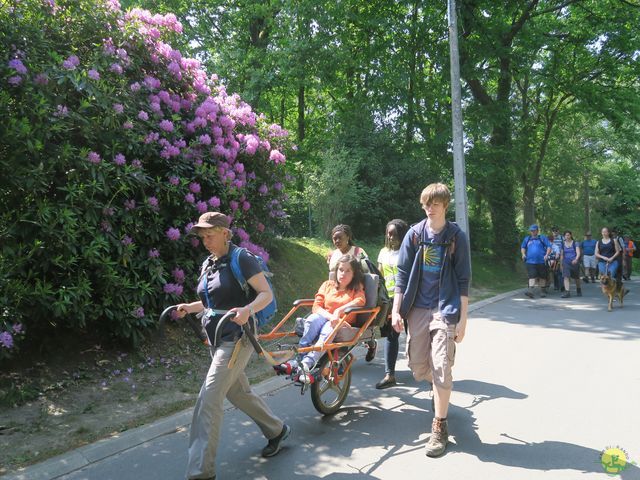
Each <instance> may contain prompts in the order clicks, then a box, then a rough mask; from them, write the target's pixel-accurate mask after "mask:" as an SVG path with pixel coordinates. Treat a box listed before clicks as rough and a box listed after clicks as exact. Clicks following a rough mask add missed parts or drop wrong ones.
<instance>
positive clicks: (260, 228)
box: [256, 223, 264, 232]
mask: <svg viewBox="0 0 640 480" xmlns="http://www.w3.org/2000/svg"><path fill="white" fill-rule="evenodd" d="M256 230H258V231H259V232H264V224H262V223H258V225H256Z"/></svg>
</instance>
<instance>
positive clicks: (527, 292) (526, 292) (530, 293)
mask: <svg viewBox="0 0 640 480" xmlns="http://www.w3.org/2000/svg"><path fill="white" fill-rule="evenodd" d="M524 294H525V296H527V297H529V298H533V292H532V291H531V290H525V291H524Z"/></svg>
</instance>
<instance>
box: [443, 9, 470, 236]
mask: <svg viewBox="0 0 640 480" xmlns="http://www.w3.org/2000/svg"><path fill="white" fill-rule="evenodd" d="M448 17H449V56H450V60H451V62H450V63H451V124H452V127H453V177H454V180H455V193H454V196H455V204H456V222H457V223H458V226H460V228H461V229H462V230H463V231H464V232H465V233H466V234H467V239H468V238H469V217H468V208H467V177H466V173H465V169H464V148H463V134H462V93H461V87H460V59H459V56H458V22H457V19H456V2H455V0H448Z"/></svg>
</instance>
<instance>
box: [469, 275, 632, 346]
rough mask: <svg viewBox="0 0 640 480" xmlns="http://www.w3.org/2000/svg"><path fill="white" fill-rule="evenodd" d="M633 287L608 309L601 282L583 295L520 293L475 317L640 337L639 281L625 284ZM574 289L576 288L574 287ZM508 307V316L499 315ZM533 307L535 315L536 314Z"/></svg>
mask: <svg viewBox="0 0 640 480" xmlns="http://www.w3.org/2000/svg"><path fill="white" fill-rule="evenodd" d="M625 285H626V286H627V288H629V289H630V290H631V293H629V294H628V295H627V296H626V297H625V299H624V307H623V308H620V305H619V304H618V302H617V301H616V302H614V307H613V311H612V312H607V300H606V299H605V297H604V296H603V295H602V293H601V291H600V287H599V286H598V285H594V284H591V285H585V286H584V287H583V293H584V296H583V297H575V296H572V297H570V298H567V299H564V298H560V297H559V294H558V293H557V292H556V293H554V294H550V295H549V296H548V297H547V298H536V299H535V300H530V299H528V298H526V297H524V296H523V295H516V296H514V297H512V298H509V299H506V300H503V301H502V302H500V303H499V304H492V305H488V306H486V307H483V308H481V309H479V310H476V311H475V312H473V314H472V316H473V317H484V318H488V319H490V320H493V321H497V322H506V323H511V324H515V325H529V326H537V327H542V328H557V329H562V330H570V331H576V332H583V333H595V334H599V335H602V336H603V337H604V338H607V339H612V340H638V339H640V321H638V318H640V294H638V291H639V289H638V284H637V282H630V283H628V284H625ZM572 288H574V287H573V286H572ZM504 307H507V310H508V311H509V312H510V313H509V314H508V315H504V314H499V313H498V312H501V309H502V308H504ZM532 310H534V311H535V314H532Z"/></svg>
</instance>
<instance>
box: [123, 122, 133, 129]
mask: <svg viewBox="0 0 640 480" xmlns="http://www.w3.org/2000/svg"><path fill="white" fill-rule="evenodd" d="M122 128H125V129H127V130H131V129H132V128H133V123H131V122H130V121H129V120H127V121H126V122H124V123H123V124H122Z"/></svg>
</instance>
